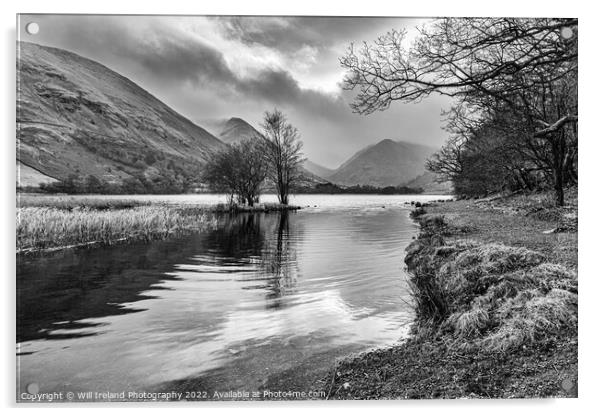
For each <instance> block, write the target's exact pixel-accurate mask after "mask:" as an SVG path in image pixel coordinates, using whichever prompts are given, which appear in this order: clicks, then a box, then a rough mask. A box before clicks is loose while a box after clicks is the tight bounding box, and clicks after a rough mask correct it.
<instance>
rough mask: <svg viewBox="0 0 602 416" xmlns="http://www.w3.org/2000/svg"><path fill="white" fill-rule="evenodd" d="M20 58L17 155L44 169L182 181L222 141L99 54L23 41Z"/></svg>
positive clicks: (158, 184) (57, 174) (103, 177)
mask: <svg viewBox="0 0 602 416" xmlns="http://www.w3.org/2000/svg"><path fill="white" fill-rule="evenodd" d="M17 65H18V83H19V84H18V85H19V94H18V97H17V123H18V124H17V159H18V160H19V161H20V162H21V163H23V164H24V165H27V166H29V167H30V168H32V169H35V170H36V171H38V172H40V173H41V174H43V175H46V176H49V177H52V178H56V179H60V180H65V179H67V178H68V177H70V176H71V177H73V176H75V177H79V178H84V177H88V176H90V175H93V176H95V177H96V178H98V179H99V180H100V181H102V182H105V183H110V184H116V185H120V184H123V183H124V182H127V183H129V184H130V185H131V186H133V187H139V186H143V187H144V186H147V185H148V186H150V187H151V188H153V189H155V188H156V190H157V191H161V190H162V188H163V187H166V188H170V187H176V188H178V187H179V188H182V187H186V185H187V184H190V183H191V182H193V181H194V180H195V179H196V178H197V177H198V172H199V169H200V168H201V166H202V165H203V164H204V162H205V160H206V159H207V158H208V156H209V155H210V153H211V151H213V150H215V149H218V148H220V147H221V146H223V143H222V142H221V141H220V140H218V139H217V138H216V137H214V136H213V135H212V134H210V133H209V132H208V131H206V130H205V129H203V128H201V127H199V126H197V125H196V124H194V123H193V122H191V121H190V120H188V119H187V118H185V117H183V116H182V115H180V114H178V113H177V112H175V111H174V110H173V109H171V108H170V107H168V106H167V105H165V104H164V103H163V102H161V101H160V100H158V99H157V98H155V97H154V96H153V95H151V94H150V93H148V92H147V91H145V90H144V89H142V88H141V87H139V86H138V85H136V84H135V83H134V82H132V81H130V80H129V79H127V78H125V77H123V76H121V75H119V74H118V73H116V72H114V71H112V70H111V69H109V68H107V67H105V66H104V65H102V64H100V63H98V62H95V61H92V60H89V59H87V58H84V57H82V56H80V55H77V54H75V53H72V52H68V51H65V50H62V49H57V48H51V47H46V46H41V45H37V44H33V43H27V42H20V43H19V54H18V61H17Z"/></svg>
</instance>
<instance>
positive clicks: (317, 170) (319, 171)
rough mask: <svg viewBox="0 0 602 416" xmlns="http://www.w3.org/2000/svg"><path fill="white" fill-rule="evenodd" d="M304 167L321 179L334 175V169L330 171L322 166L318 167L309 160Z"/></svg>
mask: <svg viewBox="0 0 602 416" xmlns="http://www.w3.org/2000/svg"><path fill="white" fill-rule="evenodd" d="M303 167H304V168H305V169H306V170H307V171H309V172H311V173H313V174H314V175H316V176H318V177H320V178H327V177H329V176H330V175H332V174H333V173H334V169H329V168H327V167H324V166H322V165H318V164H317V163H314V162H312V161H311V160H309V159H307V160H306V161H305V163H304V164H303Z"/></svg>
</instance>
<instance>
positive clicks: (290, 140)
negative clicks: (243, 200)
mask: <svg viewBox="0 0 602 416" xmlns="http://www.w3.org/2000/svg"><path fill="white" fill-rule="evenodd" d="M261 127H262V129H263V135H262V136H261V139H262V142H263V144H264V150H265V158H266V160H267V163H268V166H269V169H268V177H269V179H270V181H271V182H272V183H273V184H274V186H275V187H276V192H277V194H278V200H279V201H280V203H281V204H288V199H289V194H290V191H291V189H292V187H294V186H295V185H297V184H300V183H301V181H302V175H301V168H302V165H303V160H304V158H303V153H302V147H303V143H302V142H301V140H300V138H299V132H298V130H297V129H296V128H295V127H294V126H293V125H292V124H290V123H289V122H288V120H287V119H286V116H285V115H284V114H283V113H282V112H281V111H280V110H274V111H273V112H269V111H268V112H266V113H265V115H264V118H263V123H262V124H261Z"/></svg>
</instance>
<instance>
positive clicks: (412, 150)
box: [327, 138, 436, 186]
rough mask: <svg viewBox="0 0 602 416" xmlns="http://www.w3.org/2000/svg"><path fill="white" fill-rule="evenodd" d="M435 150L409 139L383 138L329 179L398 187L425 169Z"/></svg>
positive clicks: (340, 168) (354, 157) (352, 158)
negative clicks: (408, 140) (427, 160)
mask: <svg viewBox="0 0 602 416" xmlns="http://www.w3.org/2000/svg"><path fill="white" fill-rule="evenodd" d="M435 151H436V149H434V148H431V147H428V146H424V145H421V144H415V143H411V142H406V141H396V140H393V139H390V138H388V139H383V140H381V141H379V142H377V143H374V144H372V145H369V146H366V147H365V148H363V149H361V150H360V151H358V152H357V153H355V154H354V155H353V156H352V157H351V158H350V159H349V160H347V161H346V162H344V163H343V164H342V165H341V166H340V167H339V168H338V169H337V170H336V171H335V172H334V173H333V174H332V175H330V176H328V177H327V179H328V180H330V181H331V182H334V183H338V184H341V185H347V186H352V185H373V186H398V185H399V184H402V183H405V182H408V181H410V180H412V179H414V178H416V177H417V176H419V175H421V174H423V173H424V172H425V167H424V165H425V162H426V159H427V158H428V157H429V156H430V155H431V154H433V153H434V152H435Z"/></svg>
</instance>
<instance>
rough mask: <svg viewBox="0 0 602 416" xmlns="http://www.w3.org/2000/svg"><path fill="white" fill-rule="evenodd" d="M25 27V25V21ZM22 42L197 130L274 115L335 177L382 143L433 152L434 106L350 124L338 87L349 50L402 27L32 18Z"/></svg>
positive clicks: (346, 22) (438, 136) (377, 21)
mask: <svg viewBox="0 0 602 416" xmlns="http://www.w3.org/2000/svg"><path fill="white" fill-rule="evenodd" d="M24 19H27V17H25V18H24ZM35 19H36V21H37V22H39V24H40V27H41V31H40V33H39V34H38V35H36V36H31V35H27V34H26V33H25V32H22V33H21V34H20V36H21V38H22V39H24V40H28V41H32V42H37V43H42V44H46V45H50V46H55V47H59V48H64V49H68V50H71V51H74V52H76V53H79V54H81V55H83V56H86V57H88V58H91V59H94V60H96V61H99V62H101V63H103V64H105V65H107V66H108V67H110V68H111V69H114V70H115V71H117V72H119V73H121V74H123V75H124V76H126V77H128V78H130V79H132V80H133V81H135V82H136V83H138V84H139V85H141V86H142V87H143V88H145V89H147V90H148V91H150V92H151V93H153V94H154V95H156V96H157V97H158V98H159V99H161V100H162V101H164V102H166V103H167V104H168V105H170V106H172V107H174V109H176V110H177V111H179V112H181V113H182V114H184V115H185V116H187V117H189V118H191V119H192V120H195V121H196V122H198V123H200V124H201V125H202V121H203V120H205V119H209V118H228V117H231V116H239V117H242V118H245V119H247V120H248V121H249V122H251V123H252V124H255V125H257V124H258V122H259V121H260V119H261V117H262V114H263V112H264V111H265V110H268V109H272V108H274V107H276V106H277V107H280V108H282V109H283V110H284V111H285V112H286V113H287V114H288V115H289V118H290V119H291V121H293V122H294V123H295V124H296V125H297V127H298V128H299V130H300V131H301V133H302V135H303V139H304V142H305V150H306V153H307V156H308V157H310V158H312V159H315V160H316V161H317V162H319V163H322V164H325V165H327V166H329V167H334V166H337V165H338V164H340V163H341V162H343V161H344V159H345V158H347V157H349V156H350V155H351V154H353V153H355V152H356V151H357V150H358V149H359V148H361V147H364V146H366V145H369V144H372V143H374V142H376V141H378V140H381V139H383V138H396V139H406V140H410V141H414V142H422V143H425V144H431V145H439V144H441V142H442V140H443V138H444V137H445V134H444V133H443V132H442V131H441V123H440V120H439V112H440V109H441V108H443V107H445V106H446V101H445V100H441V99H429V100H425V101H424V102H423V103H421V104H416V105H404V106H401V105H400V106H395V105H393V106H392V107H391V109H389V110H388V111H386V112H383V113H377V114H374V115H371V116H368V117H364V116H358V115H355V114H352V112H351V110H350V108H349V105H348V104H349V101H350V100H351V99H352V95H350V94H349V93H348V92H343V91H341V89H340V87H339V86H338V83H339V82H340V80H341V79H342V76H343V70H342V68H340V66H339V63H338V57H339V56H340V55H341V54H342V53H344V50H345V47H346V45H348V44H349V43H350V42H357V41H361V40H371V39H374V38H375V37H376V36H377V35H378V34H380V33H383V32H386V31H387V30H390V29H391V28H393V27H399V26H400V25H401V26H403V25H410V24H417V23H418V21H415V20H407V19H405V20H404V19H392V18H387V19H382V18H320V17H316V18H300V17H294V18H291V17H198V16H191V17H187V16H94V15H88V16H81V15H80V16H77V15H64V16H61V15H36V16H35Z"/></svg>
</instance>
